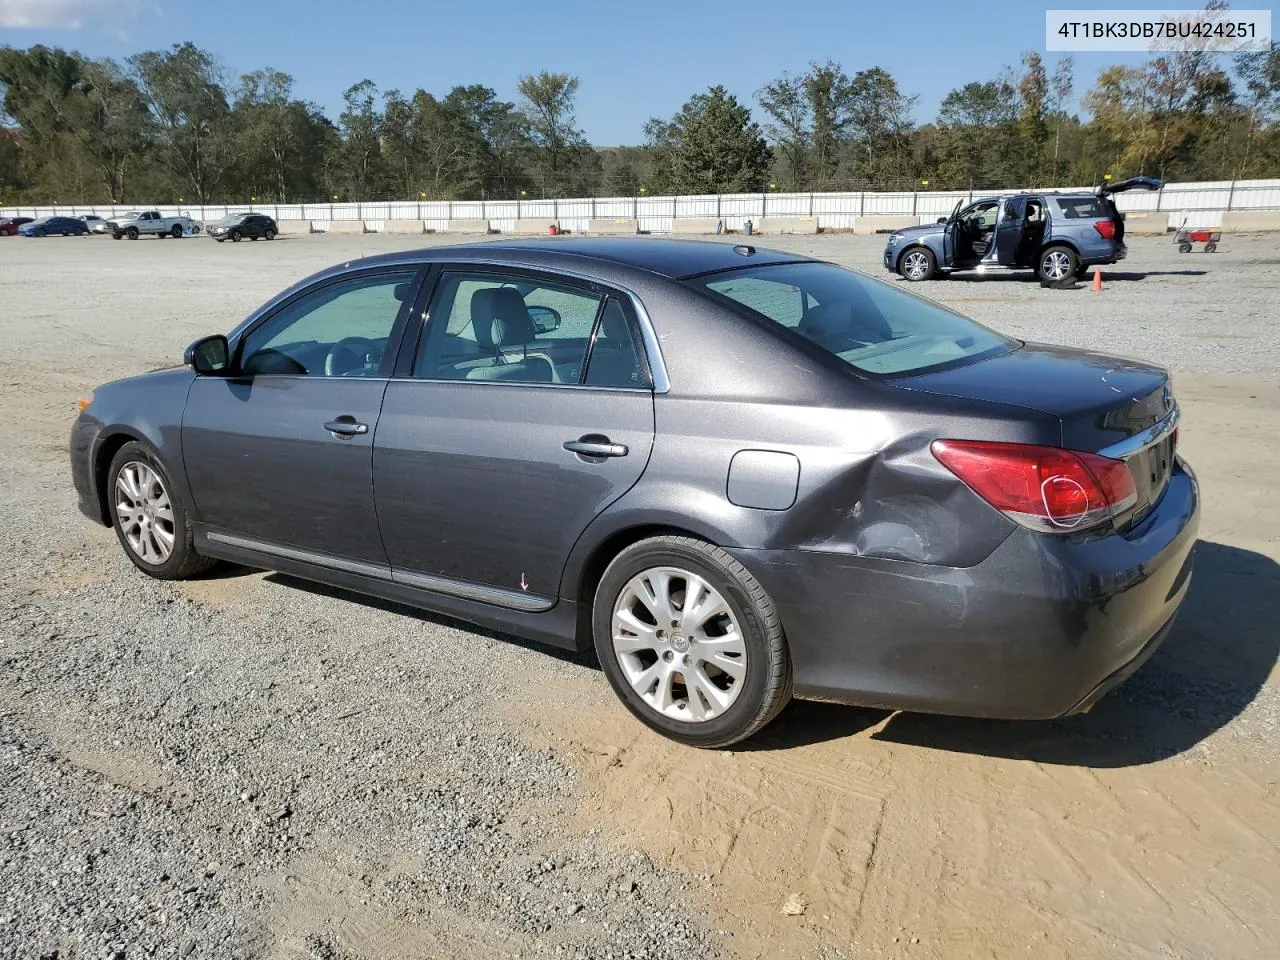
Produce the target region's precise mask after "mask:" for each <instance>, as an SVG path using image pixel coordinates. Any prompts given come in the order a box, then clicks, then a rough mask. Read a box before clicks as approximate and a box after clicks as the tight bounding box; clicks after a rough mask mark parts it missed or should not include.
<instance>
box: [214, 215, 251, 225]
mask: <svg viewBox="0 0 1280 960" xmlns="http://www.w3.org/2000/svg"><path fill="white" fill-rule="evenodd" d="M245 216H246V214H243V213H228V214H227V215H226V216H225V217H223V218H222V219H221V220H219V221H218V222H217V223H216V224H214V226H218V227H229V226H231V225H232V224H233V223H239V222H240V221H241V220H243V219H244V218H245Z"/></svg>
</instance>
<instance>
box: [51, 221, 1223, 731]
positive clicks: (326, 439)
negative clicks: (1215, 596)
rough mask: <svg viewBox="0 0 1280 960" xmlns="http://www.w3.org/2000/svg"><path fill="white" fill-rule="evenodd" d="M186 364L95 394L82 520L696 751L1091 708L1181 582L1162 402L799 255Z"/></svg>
mask: <svg viewBox="0 0 1280 960" xmlns="http://www.w3.org/2000/svg"><path fill="white" fill-rule="evenodd" d="M185 360H186V366H185V367H180V368H174V369H169V370H162V371H157V372H153V373H148V374H144V375H142V376H137V377H132V378H130V379H127V380H120V381H117V382H114V383H110V384H107V385H106V386H104V387H100V388H99V389H98V390H97V391H96V393H95V395H94V396H93V397H92V398H86V400H85V401H82V404H84V405H83V406H82V412H81V414H80V416H79V418H78V420H77V421H76V423H75V426H74V428H73V431H72V437H71V447H70V449H71V468H72V477H73V479H74V482H75V487H76V490H77V491H78V495H79V502H80V509H81V510H82V511H84V513H85V514H87V515H88V516H89V517H90V518H92V519H93V520H95V521H98V522H100V523H102V524H106V525H113V526H114V527H115V530H116V533H117V535H118V537H119V540H120V543H121V544H122V546H123V549H124V551H125V552H126V554H127V555H128V557H129V559H130V560H131V561H132V562H133V563H134V564H135V565H136V566H137V567H138V568H139V569H141V570H142V571H143V572H145V573H147V574H149V575H151V576H153V577H159V578H182V577H187V576H190V575H192V574H195V573H196V572H198V571H201V570H203V569H204V568H206V567H207V566H209V565H210V564H211V563H213V562H215V559H217V558H220V559H223V560H229V561H234V562H237V563H242V564H245V565H248V566H252V567H262V568H269V569H273V570H279V571H284V572H287V573H289V574H293V575H296V576H299V577H303V578H310V579H312V580H317V581H320V582H323V583H327V584H331V585H334V586H338V587H342V588H345V589H350V590H355V591H359V592H362V593H366V594H372V595H376V596H379V597H383V598H389V599H391V600H395V601H398V602H403V603H408V604H414V605H418V606H421V607H426V608H429V609H432V610H436V611H439V612H441V613H443V614H446V615H450V616H455V617H460V618H463V619H466V620H470V621H472V622H474V623H477V624H482V625H484V626H486V627H489V628H493V629H496V630H499V631H504V632H507V633H510V634H515V635H518V636H522V637H526V638H530V639H533V640H538V641H543V642H546V643H549V644H552V645H555V646H561V647H566V648H570V649H582V648H585V647H587V646H589V645H591V644H592V643H594V645H595V649H596V652H597V653H598V655H599V659H600V663H601V665H602V667H603V670H604V673H605V676H606V677H607V678H608V680H609V682H610V684H611V685H612V686H613V689H614V690H615V691H616V692H617V694H618V696H619V697H620V698H621V699H622V701H623V702H624V703H625V704H626V706H627V708H628V709H630V710H631V711H632V712H633V713H634V714H635V715H636V716H637V717H638V718H639V719H640V720H641V721H643V722H644V723H646V724H648V725H649V726H651V727H653V728H654V729H656V730H658V731H660V732H661V733H663V734H665V735H667V736H669V737H672V738H674V739H677V740H680V741H682V742H685V743H689V744H694V745H697V746H702V747H715V746H723V745H726V744H730V743H733V742H735V741H737V740H740V739H742V738H744V737H748V736H750V735H751V734H753V733H754V732H755V731H757V730H759V729H760V728H761V727H762V726H764V725H765V724H766V723H768V722H769V720H770V719H771V718H772V717H773V716H774V715H775V714H777V712H778V711H779V710H780V709H781V708H782V706H783V705H784V704H785V703H786V702H787V701H788V699H789V698H790V697H791V696H792V695H793V694H794V695H795V696H799V697H812V698H819V699H824V700H837V701H842V702H847V703H856V704H869V705H875V706H881V707H900V708H903V709H908V710H921V711H933V712H942V713H951V714H967V715H976V716H985V717H1003V718H1023V719H1031V718H1048V717H1058V716H1063V715H1066V714H1071V713H1075V712H1078V711H1081V710H1086V709H1088V708H1089V707H1090V706H1092V705H1093V704H1094V703H1095V702H1096V701H1097V700H1098V699H1099V698H1100V697H1102V696H1103V694H1105V693H1106V692H1107V691H1108V690H1110V689H1112V688H1113V687H1115V686H1116V685H1117V684H1119V683H1120V682H1121V681H1123V680H1124V679H1125V678H1126V677H1127V676H1128V675H1129V674H1131V673H1132V672H1133V671H1134V670H1136V669H1137V668H1138V667H1139V666H1140V665H1141V664H1142V663H1143V662H1144V661H1145V660H1146V659H1147V657H1149V656H1150V655H1151V653H1152V651H1153V650H1154V649H1155V648H1156V646H1157V645H1158V644H1159V643H1160V642H1161V640H1162V639H1163V638H1164V637H1165V636H1166V635H1167V633H1168V632H1169V629H1170V625H1171V624H1172V621H1173V616H1174V613H1175V612H1176V611H1177V609H1178V606H1179V604H1180V603H1181V602H1182V599H1183V597H1184V596H1185V594H1186V590H1187V583H1188V578H1189V576H1190V572H1191V555H1192V545H1193V544H1194V543H1195V539H1196V529H1197V524H1198V519H1199V505H1198V492H1197V487H1196V482H1195V479H1194V477H1193V476H1192V473H1191V471H1190V469H1189V468H1188V467H1187V466H1186V464H1185V463H1183V462H1182V460H1181V459H1180V458H1179V457H1178V456H1177V455H1176V442H1177V425H1178V408H1177V405H1176V403H1175V401H1174V398H1173V394H1172V392H1171V389H1170V384H1169V377H1168V375H1167V373H1166V372H1165V371H1164V370H1162V369H1160V368H1159V367H1156V366H1152V365H1150V364H1145V363H1139V362H1135V361H1129V360H1119V359H1115V358H1112V357H1107V356H1101V355H1098V354H1094V353H1088V352H1084V351H1080V350H1073V349H1068V348H1065V347H1053V346H1045V345H1041V344H1034V343H1023V342H1020V341H1017V340H1014V339H1011V338H1009V337H1006V336H1004V335H1002V334H999V333H996V332H994V331H992V330H989V329H987V328H985V327H982V326H980V325H978V324H977V323H975V322H973V321H972V320H969V319H967V318H966V317H964V316H962V315H960V314H958V313H955V312H953V311H952V310H949V309H946V308H944V307H942V306H940V305H938V304H936V303H933V302H932V301H929V300H927V299H924V298H922V297H918V296H915V295H914V294H913V293H910V292H908V291H907V290H905V289H902V288H898V287H895V286H893V285H891V284H886V283H883V282H880V281H876V280H872V279H871V278H869V277H867V276H865V275H863V274H859V273H856V272H853V271H851V270H846V269H843V268H841V267H837V266H833V265H831V264H827V263H822V262H819V261H816V260H811V259H809V258H807V257H803V256H800V255H796V254H790V253H778V252H774V251H769V250H764V249H757V248H754V247H751V246H745V245H739V246H729V245H722V244H717V243H700V242H692V241H676V240H652V239H647V238H645V239H621V238H618V239H586V238H571V239H568V240H525V241H510V242H499V243H492V244H482V245H475V246H457V247H439V248H435V249H432V250H419V251H414V252H406V253H395V254H387V255H382V256H376V257H370V258H367V259H361V260H355V261H350V262H348V263H344V264H341V265H338V266H335V267H332V268H330V269H328V270H325V271H323V272H321V273H318V274H316V275H314V276H312V277H310V278H308V279H306V280H304V281H302V282H301V283H298V284H297V285H295V286H293V287H291V288H290V289H288V290H286V291H284V292H283V293H281V294H280V295H278V296H277V297H275V298H274V299H273V300H271V301H270V302H269V303H267V304H266V305H265V306H263V307H262V308H260V309H258V310H257V311H255V312H254V313H253V314H252V315H250V316H249V317H248V319H246V320H245V321H244V322H243V323H241V324H240V325H239V326H237V327H236V328H235V330H233V331H232V332H231V333H230V334H229V335H227V336H223V335H221V334H214V335H212V336H207V337H204V338H202V339H200V340H197V341H196V342H195V343H193V344H192V345H191V346H190V347H189V348H188V349H187V352H186V356H185ZM480 656H482V654H481V652H480V650H479V648H476V650H473V651H466V650H465V649H460V650H459V658H460V660H462V661H466V662H467V663H468V666H467V669H479V668H478V667H477V665H476V663H475V660H476V658H477V657H480Z"/></svg>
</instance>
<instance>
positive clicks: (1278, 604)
mask: <svg viewBox="0 0 1280 960" xmlns="http://www.w3.org/2000/svg"><path fill="white" fill-rule="evenodd" d="M237 569H240V568H237ZM267 580H268V581H270V582H273V583H279V584H282V585H284V586H288V587H291V588H294V589H298V590H305V591H308V592H311V593H316V594H322V595H324V596H332V597H339V598H341V599H344V600H347V601H350V602H354V603H360V604H364V605H365V606H369V607H373V608H376V609H379V610H387V611H390V612H392V613H397V614H400V615H402V616H407V617H413V618H415V619H417V620H420V621H423V622H426V623H435V624H439V625H441V626H445V627H451V628H454V629H458V630H465V631H467V632H469V633H476V634H480V635H482V636H486V637H491V638H493V639H498V640H503V641H506V642H509V643H514V644H516V645H518V646H522V647H525V648H527V649H530V650H537V651H539V652H543V653H548V654H550V655H551V656H554V657H556V658H557V659H560V660H562V661H564V662H567V663H573V664H576V665H578V666H582V667H587V668H591V669H598V668H599V663H598V662H597V660H596V656H595V653H594V651H591V650H587V651H583V652H578V653H575V652H572V651H568V650H561V649H558V648H555V647H550V646H547V645H545V644H540V643H534V642H532V641H527V640H523V639H520V638H518V637H514V636H510V635H507V634H502V633H498V632H497V631H492V630H486V629H483V628H480V627H476V626H473V625H471V624H469V623H466V622H464V621H460V620H456V619H454V618H452V617H447V616H443V615H440V614H436V613H431V612H429V611H425V610H419V609H417V608H414V607H409V606H406V605H404V604H400V603H394V602H391V601H386V600H382V599H379V598H376V597H368V596H364V595H362V594H357V593H352V592H350V591H347V590H342V589H339V588H336V587H329V586H325V585H323V584H317V583H311V582H309V581H306V580H300V579H298V578H296V577H291V576H287V575H284V574H278V573H273V574H270V575H269V576H268V577H267ZM1277 655H1280V565H1278V564H1277V563H1276V562H1275V561H1273V560H1271V559H1270V558H1269V557H1266V556H1263V555H1262V554H1259V553H1254V552H1253V551H1250V550H1241V549H1239V548H1236V547H1229V546H1226V545H1224V544H1220V543H1208V542H1203V541H1202V542H1201V543H1200V544H1199V545H1198V547H1197V549H1196V558H1195V572H1194V574H1193V576H1192V580H1191V587H1190V589H1189V591H1188V594H1187V599H1186V600H1185V601H1184V603H1183V606H1182V609H1181V611H1180V613H1179V615H1178V620H1177V622H1176V624H1175V626H1174V629H1173V631H1172V633H1171V634H1170V636H1169V639H1168V640H1167V641H1165V643H1164V645H1163V646H1162V647H1161V648H1160V649H1159V650H1157V651H1156V653H1155V655H1154V656H1153V657H1152V658H1151V660H1150V661H1149V662H1148V663H1147V664H1146V665H1145V666H1144V667H1143V668H1142V669H1141V670H1139V671H1138V673H1137V674H1135V675H1134V676H1133V677H1132V678H1131V679H1130V680H1129V681H1128V682H1127V683H1125V684H1124V685H1123V686H1122V687H1120V689H1119V690H1118V691H1117V692H1116V693H1114V694H1112V695H1111V696H1108V697H1106V698H1104V699H1103V700H1102V701H1101V702H1100V703H1099V704H1098V705H1097V706H1096V707H1094V709H1093V710H1092V711H1091V712H1090V713H1088V714H1085V715H1083V716H1075V717H1067V718H1064V719H1061V720H1048V721H1045V720H1041V721H1026V722H1021V721H1004V720H975V719H968V718H963V717H945V716H933V715H929V714H916V713H897V714H893V713H892V712H891V711H887V710H876V709H869V708H862V707H848V706H841V705H837V704H826V703H811V702H803V701H796V702H794V703H792V704H791V705H790V706H788V707H787V708H786V709H785V710H784V711H783V712H782V714H781V715H780V716H779V717H778V719H777V720H775V721H774V722H773V723H772V724H770V725H769V726H768V727H766V728H765V730H764V731H762V732H761V733H760V734H759V735H757V736H756V737H754V738H752V739H751V740H749V741H747V742H746V743H743V744H739V745H738V746H737V748H736V749H740V750H743V749H745V750H787V749H791V748H793V747H798V746H804V745H806V744H812V743H819V742H824V741H829V740H839V739H843V738H845V737H849V736H853V735H854V734H857V733H861V732H862V731H865V730H869V729H871V728H873V727H876V726H877V725H879V724H881V723H883V724H884V726H883V728H882V729H880V730H879V731H877V732H876V733H875V734H874V735H873V736H874V738H875V739H877V740H886V741H892V742H894V743H901V744H910V745H913V746H920V747H930V748H932V749H935V750H951V751H957V752H964V753H974V754H981V755H984V756H994V757H1007V758H1012V759H1023V760H1034V761H1036V762H1038V763H1058V764H1071V765H1075V766H1087V767H1124V766H1134V765H1139V764H1144V763H1154V762H1156V761H1159V760H1164V759H1167V758H1169V757H1172V756H1176V755H1177V754H1180V753H1184V752H1185V751H1187V750H1190V749H1192V748H1194V747H1195V746H1196V745H1197V744H1198V743H1200V741H1202V740H1204V739H1205V738H1206V737H1208V736H1210V735H1211V734H1213V733H1214V732H1216V731H1217V730H1219V729H1221V728H1222V727H1224V726H1226V725H1227V724H1228V723H1230V722H1231V721H1232V720H1234V719H1235V718H1236V717H1237V716H1239V715H1240V713H1241V712H1242V711H1243V710H1244V709H1245V708H1246V707H1248V706H1249V704H1250V703H1252V702H1253V700H1254V698H1255V697H1256V696H1257V695H1258V693H1259V691H1260V690H1261V689H1262V686H1263V684H1264V683H1265V682H1266V679H1267V677H1268V675H1269V674H1270V672H1271V669H1272V667H1273V666H1274V664H1275V663H1276V659H1277ZM1278 692H1280V691H1278ZM886 718H889V719H888V722H887V723H886V722H885V719H886Z"/></svg>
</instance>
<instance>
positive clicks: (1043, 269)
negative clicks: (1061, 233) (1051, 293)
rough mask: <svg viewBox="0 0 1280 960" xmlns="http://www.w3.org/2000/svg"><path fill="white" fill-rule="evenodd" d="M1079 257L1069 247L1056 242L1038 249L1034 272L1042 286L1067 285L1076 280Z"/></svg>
mask: <svg viewBox="0 0 1280 960" xmlns="http://www.w3.org/2000/svg"><path fill="white" fill-rule="evenodd" d="M1079 269H1080V258H1079V257H1077V256H1076V252H1075V251H1074V250H1072V249H1071V248H1070V247H1064V246H1062V245H1061V244H1056V245H1054V246H1052V247H1046V248H1045V249H1044V250H1041V251H1040V256H1039V257H1038V258H1037V259H1036V274H1037V275H1038V276H1039V277H1040V286H1042V287H1067V286H1070V285H1071V284H1073V283H1075V282H1076V271H1077V270H1079Z"/></svg>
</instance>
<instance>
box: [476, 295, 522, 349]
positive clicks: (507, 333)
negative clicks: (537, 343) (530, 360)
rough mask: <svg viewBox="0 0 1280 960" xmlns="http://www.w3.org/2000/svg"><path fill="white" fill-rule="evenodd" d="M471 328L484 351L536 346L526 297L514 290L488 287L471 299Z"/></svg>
mask: <svg viewBox="0 0 1280 960" xmlns="http://www.w3.org/2000/svg"><path fill="white" fill-rule="evenodd" d="M471 326H472V329H474V330H475V332H476V343H478V344H480V346H482V347H490V348H493V347H506V346H514V345H518V344H522V343H533V341H534V340H536V339H537V337H538V332H537V331H536V330H535V329H534V328H533V321H532V320H530V319H529V308H528V307H526V306H525V302H524V297H522V296H520V291H519V290H517V289H515V288H514V287H489V288H488V289H485V290H477V291H476V292H475V293H473V294H472V295H471Z"/></svg>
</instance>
